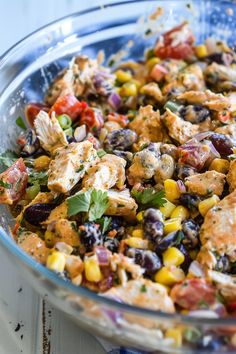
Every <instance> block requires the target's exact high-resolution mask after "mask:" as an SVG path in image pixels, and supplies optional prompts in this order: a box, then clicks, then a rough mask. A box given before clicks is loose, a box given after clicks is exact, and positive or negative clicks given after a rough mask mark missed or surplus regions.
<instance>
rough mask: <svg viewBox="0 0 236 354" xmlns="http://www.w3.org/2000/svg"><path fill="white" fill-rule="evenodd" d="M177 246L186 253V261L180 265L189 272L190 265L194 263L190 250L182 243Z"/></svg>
mask: <svg viewBox="0 0 236 354" xmlns="http://www.w3.org/2000/svg"><path fill="white" fill-rule="evenodd" d="M177 248H178V249H179V250H180V252H182V253H183V255H184V261H183V263H182V264H181V265H180V267H181V268H182V269H183V271H184V272H185V273H187V272H188V269H189V266H190V264H191V263H192V261H193V260H192V258H191V257H190V255H189V253H188V251H187V250H186V248H185V247H184V246H183V245H182V243H180V244H178V245H177Z"/></svg>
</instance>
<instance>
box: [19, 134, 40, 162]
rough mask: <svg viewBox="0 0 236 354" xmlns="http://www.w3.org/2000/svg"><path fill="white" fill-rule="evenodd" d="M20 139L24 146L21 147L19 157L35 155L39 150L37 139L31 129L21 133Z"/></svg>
mask: <svg viewBox="0 0 236 354" xmlns="http://www.w3.org/2000/svg"><path fill="white" fill-rule="evenodd" d="M20 139H21V140H22V141H25V145H24V146H22V147H21V153H20V154H21V156H23V157H28V156H32V155H33V154H35V153H36V151H37V150H38V149H39V148H40V143H39V139H38V138H37V136H36V134H35V131H34V130H33V129H27V130H26V131H25V132H23V133H21V135H20Z"/></svg>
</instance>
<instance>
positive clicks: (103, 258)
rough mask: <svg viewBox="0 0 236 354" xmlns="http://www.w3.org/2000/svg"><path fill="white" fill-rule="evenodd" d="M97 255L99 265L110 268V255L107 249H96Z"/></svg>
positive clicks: (101, 247)
mask: <svg viewBox="0 0 236 354" xmlns="http://www.w3.org/2000/svg"><path fill="white" fill-rule="evenodd" d="M95 253H96V255H97V257H98V263H99V265H100V266H108V265H109V253H108V251H107V249H106V248H105V247H103V246H98V247H96V248H95Z"/></svg>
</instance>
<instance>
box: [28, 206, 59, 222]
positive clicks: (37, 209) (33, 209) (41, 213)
mask: <svg viewBox="0 0 236 354" xmlns="http://www.w3.org/2000/svg"><path fill="white" fill-rule="evenodd" d="M55 207H56V205H55V204H46V203H37V204H33V205H31V206H29V207H28V208H26V209H25V211H24V214H23V218H24V219H25V220H26V221H27V222H28V223H30V224H31V225H34V226H40V223H41V222H43V221H45V220H47V218H48V217H49V215H50V213H51V211H52V210H53V209H54V208H55Z"/></svg>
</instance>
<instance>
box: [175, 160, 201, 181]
mask: <svg viewBox="0 0 236 354" xmlns="http://www.w3.org/2000/svg"><path fill="white" fill-rule="evenodd" d="M196 173H197V172H196V169H195V168H193V167H191V166H188V165H182V164H181V163H177V165H176V167H175V174H176V176H177V178H178V179H182V180H184V179H185V178H186V177H189V176H192V175H194V174H196Z"/></svg>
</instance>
